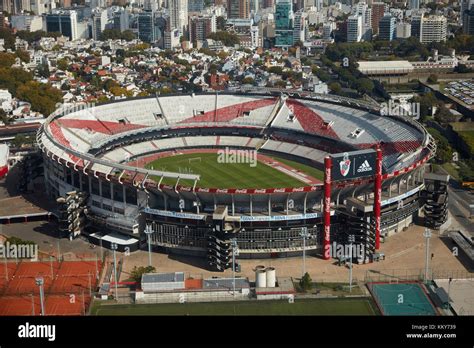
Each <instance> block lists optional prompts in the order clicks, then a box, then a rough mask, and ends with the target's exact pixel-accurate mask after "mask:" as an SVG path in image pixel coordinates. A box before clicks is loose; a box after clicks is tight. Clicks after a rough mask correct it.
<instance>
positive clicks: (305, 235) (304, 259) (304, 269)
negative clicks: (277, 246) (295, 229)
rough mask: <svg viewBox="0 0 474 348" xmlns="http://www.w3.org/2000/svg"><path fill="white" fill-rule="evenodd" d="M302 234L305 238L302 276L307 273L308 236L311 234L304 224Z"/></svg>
mask: <svg viewBox="0 0 474 348" xmlns="http://www.w3.org/2000/svg"><path fill="white" fill-rule="evenodd" d="M300 236H301V237H302V238H303V274H302V276H304V275H305V274H306V238H308V237H309V236H310V235H309V233H308V227H306V226H304V227H302V228H301V233H300Z"/></svg>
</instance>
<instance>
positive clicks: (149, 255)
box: [145, 224, 153, 266]
mask: <svg viewBox="0 0 474 348" xmlns="http://www.w3.org/2000/svg"><path fill="white" fill-rule="evenodd" d="M152 233H153V230H152V229H151V226H150V225H149V224H147V225H146V227H145V234H146V238H147V241H148V266H151V234H152Z"/></svg>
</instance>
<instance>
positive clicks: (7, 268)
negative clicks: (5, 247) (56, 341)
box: [0, 259, 103, 316]
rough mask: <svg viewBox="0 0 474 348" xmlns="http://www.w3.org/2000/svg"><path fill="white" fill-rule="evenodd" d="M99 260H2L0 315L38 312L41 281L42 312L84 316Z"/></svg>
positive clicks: (97, 272) (95, 279)
mask: <svg viewBox="0 0 474 348" xmlns="http://www.w3.org/2000/svg"><path fill="white" fill-rule="evenodd" d="M102 266H103V263H102V262H101V261H99V260H97V259H95V260H86V259H81V261H57V260H54V261H53V260H50V261H37V262H29V261H21V262H19V263H16V262H4V263H3V267H0V269H1V271H0V316H2V315H39V313H40V303H39V287H38V285H36V277H42V278H43V280H44V295H45V312H46V315H84V313H86V312H87V309H88V308H89V304H90V302H91V293H92V292H93V291H95V289H96V287H97V284H98V278H99V275H100V272H101V270H102Z"/></svg>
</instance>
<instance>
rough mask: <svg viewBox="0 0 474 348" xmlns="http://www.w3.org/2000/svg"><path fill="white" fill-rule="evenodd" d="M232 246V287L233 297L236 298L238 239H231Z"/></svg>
mask: <svg viewBox="0 0 474 348" xmlns="http://www.w3.org/2000/svg"><path fill="white" fill-rule="evenodd" d="M230 242H231V245H232V285H233V290H234V291H233V293H232V294H233V296H234V297H235V257H236V256H237V255H238V253H239V250H238V249H237V239H236V238H233V239H231V241H230Z"/></svg>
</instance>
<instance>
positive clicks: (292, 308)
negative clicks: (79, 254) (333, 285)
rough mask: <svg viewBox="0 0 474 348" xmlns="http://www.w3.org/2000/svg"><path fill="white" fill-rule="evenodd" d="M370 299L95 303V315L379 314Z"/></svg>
mask: <svg viewBox="0 0 474 348" xmlns="http://www.w3.org/2000/svg"><path fill="white" fill-rule="evenodd" d="M374 308H375V306H374V305H373V304H372V302H371V300H369V299H366V298H364V299H355V298H353V299H339V298H335V299H317V300H298V299H297V300H295V302H294V303H292V304H290V303H288V302H286V301H245V302H242V301H238V302H237V301H236V302H213V303H185V304H178V303H176V304H175V303H165V304H143V305H100V303H96V304H94V306H93V308H92V310H91V315H375V314H376V310H374Z"/></svg>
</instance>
